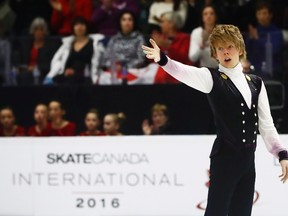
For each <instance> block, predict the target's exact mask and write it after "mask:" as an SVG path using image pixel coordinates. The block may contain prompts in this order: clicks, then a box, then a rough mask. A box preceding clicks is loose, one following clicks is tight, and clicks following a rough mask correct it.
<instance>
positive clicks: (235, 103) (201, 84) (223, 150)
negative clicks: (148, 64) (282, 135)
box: [143, 25, 288, 216]
mask: <svg viewBox="0 0 288 216" xmlns="http://www.w3.org/2000/svg"><path fill="white" fill-rule="evenodd" d="M150 42H151V44H152V47H147V46H143V51H144V53H145V54H146V57H147V58H149V59H153V60H154V61H155V62H158V64H159V65H160V66H161V67H163V69H164V70H165V71H166V72H167V73H169V74H171V75H172V76H174V77H175V78H176V79H178V80H179V81H181V82H183V83H184V84H186V85H188V86H190V87H192V88H195V89H196V90H199V91H201V92H203V93H205V94H207V97H208V101H209V104H210V106H211V109H212V112H213V114H214V122H215V126H216V131H217V136H216V139H215V141H214V144H213V147H212V150H211V154H210V186H209V192H208V201H207V206H206V210H205V216H226V215H229V216H250V215H251V212H252V204H253V196H254V190H255V176H256V174H255V150H256V147H257V132H258V130H259V132H260V134H261V135H262V138H263V140H264V143H265V145H266V147H267V150H268V151H269V152H270V153H271V154H272V155H273V156H275V158H277V159H278V160H279V162H280V165H281V168H282V174H281V175H280V176H279V177H280V180H281V181H282V182H283V183H285V182H286V181H287V180H288V153H287V149H286V148H285V147H284V146H283V145H282V144H281V141H280V139H279V135H278V133H277V130H276V128H275V126H274V123H273V118H272V116H271V112H270V107H269V101H268V96H267V92H266V89H265V86H264V83H263V81H262V80H261V78H260V77H258V76H255V75H252V74H245V73H243V68H242V65H241V62H240V60H241V59H243V58H244V59H245V57H246V50H245V43H244V39H243V37H242V34H241V32H240V30H239V28H238V27H236V26H234V25H217V26H216V27H214V29H213V31H212V33H211V35H210V37H209V44H210V49H211V55H212V56H213V57H214V58H215V59H216V60H217V61H218V62H219V68H218V69H217V70H213V69H208V68H207V67H193V66H189V65H185V64H182V63H180V62H177V61H175V60H172V59H170V58H169V57H167V56H166V55H165V54H164V53H163V52H161V50H160V48H159V47H158V45H157V44H156V43H155V41H154V40H153V39H151V40H150Z"/></svg>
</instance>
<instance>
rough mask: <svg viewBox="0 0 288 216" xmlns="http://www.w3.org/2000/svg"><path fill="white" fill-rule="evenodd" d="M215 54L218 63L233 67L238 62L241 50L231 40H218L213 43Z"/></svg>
mask: <svg viewBox="0 0 288 216" xmlns="http://www.w3.org/2000/svg"><path fill="white" fill-rule="evenodd" d="M215 50H216V56H215V58H216V59H217V60H218V61H219V63H220V64H221V65H222V66H224V67H226V68H234V67H235V66H236V65H237V64H238V63H239V56H240V55H242V52H241V51H239V49H237V47H236V46H235V44H234V43H232V42H229V41H227V42H218V43H216V44H215Z"/></svg>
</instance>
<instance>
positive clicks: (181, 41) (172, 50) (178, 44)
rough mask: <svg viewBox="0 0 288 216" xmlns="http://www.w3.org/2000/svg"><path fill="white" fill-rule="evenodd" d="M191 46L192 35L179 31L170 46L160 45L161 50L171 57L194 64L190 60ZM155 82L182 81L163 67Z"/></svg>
mask: <svg viewBox="0 0 288 216" xmlns="http://www.w3.org/2000/svg"><path fill="white" fill-rule="evenodd" d="M189 47H190V35H189V34H186V33H183V32H178V33H177V34H176V37H175V38H173V40H172V42H171V44H170V46H169V47H168V48H166V49H165V48H163V47H160V48H161V50H162V51H163V52H164V53H165V54H166V55H168V56H169V58H171V59H173V60H176V61H179V62H181V63H183V64H187V65H193V63H192V62H191V61H190V60H189V57H188V53H189ZM154 83H155V84H165V83H180V82H179V81H178V80H176V79H175V78H174V77H172V76H171V75H169V74H168V73H166V72H165V71H164V70H163V69H162V68H161V69H160V70H158V72H157V74H156V76H155V79H154Z"/></svg>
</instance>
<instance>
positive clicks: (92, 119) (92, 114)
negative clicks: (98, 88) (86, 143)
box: [80, 109, 105, 136]
mask: <svg viewBox="0 0 288 216" xmlns="http://www.w3.org/2000/svg"><path fill="white" fill-rule="evenodd" d="M85 126H86V131H84V132H82V133H80V136H103V135H105V133H104V132H103V131H101V130H100V129H99V128H100V126H101V120H100V118H99V112H98V110H96V109H91V110H89V111H88V112H87V114H86V117H85Z"/></svg>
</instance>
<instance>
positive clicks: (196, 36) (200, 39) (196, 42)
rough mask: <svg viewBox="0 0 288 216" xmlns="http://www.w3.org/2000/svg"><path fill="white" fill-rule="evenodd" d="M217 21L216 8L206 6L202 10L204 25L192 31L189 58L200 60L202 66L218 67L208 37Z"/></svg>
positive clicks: (195, 60) (193, 60)
mask: <svg viewBox="0 0 288 216" xmlns="http://www.w3.org/2000/svg"><path fill="white" fill-rule="evenodd" d="M216 23H217V14H216V8H215V7H214V6H212V5H206V6H204V8H203V10H202V25H201V26H199V27H197V28H195V29H194V30H193V31H192V33H191V39H190V48H189V59H190V60H191V61H192V62H198V61H199V66H200V67H208V68H214V69H216V68H218V62H217V61H216V60H215V59H214V58H212V57H211V52H210V46H209V43H208V38H209V36H210V34H211V32H212V30H213V28H214V27H215V25H216Z"/></svg>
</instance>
